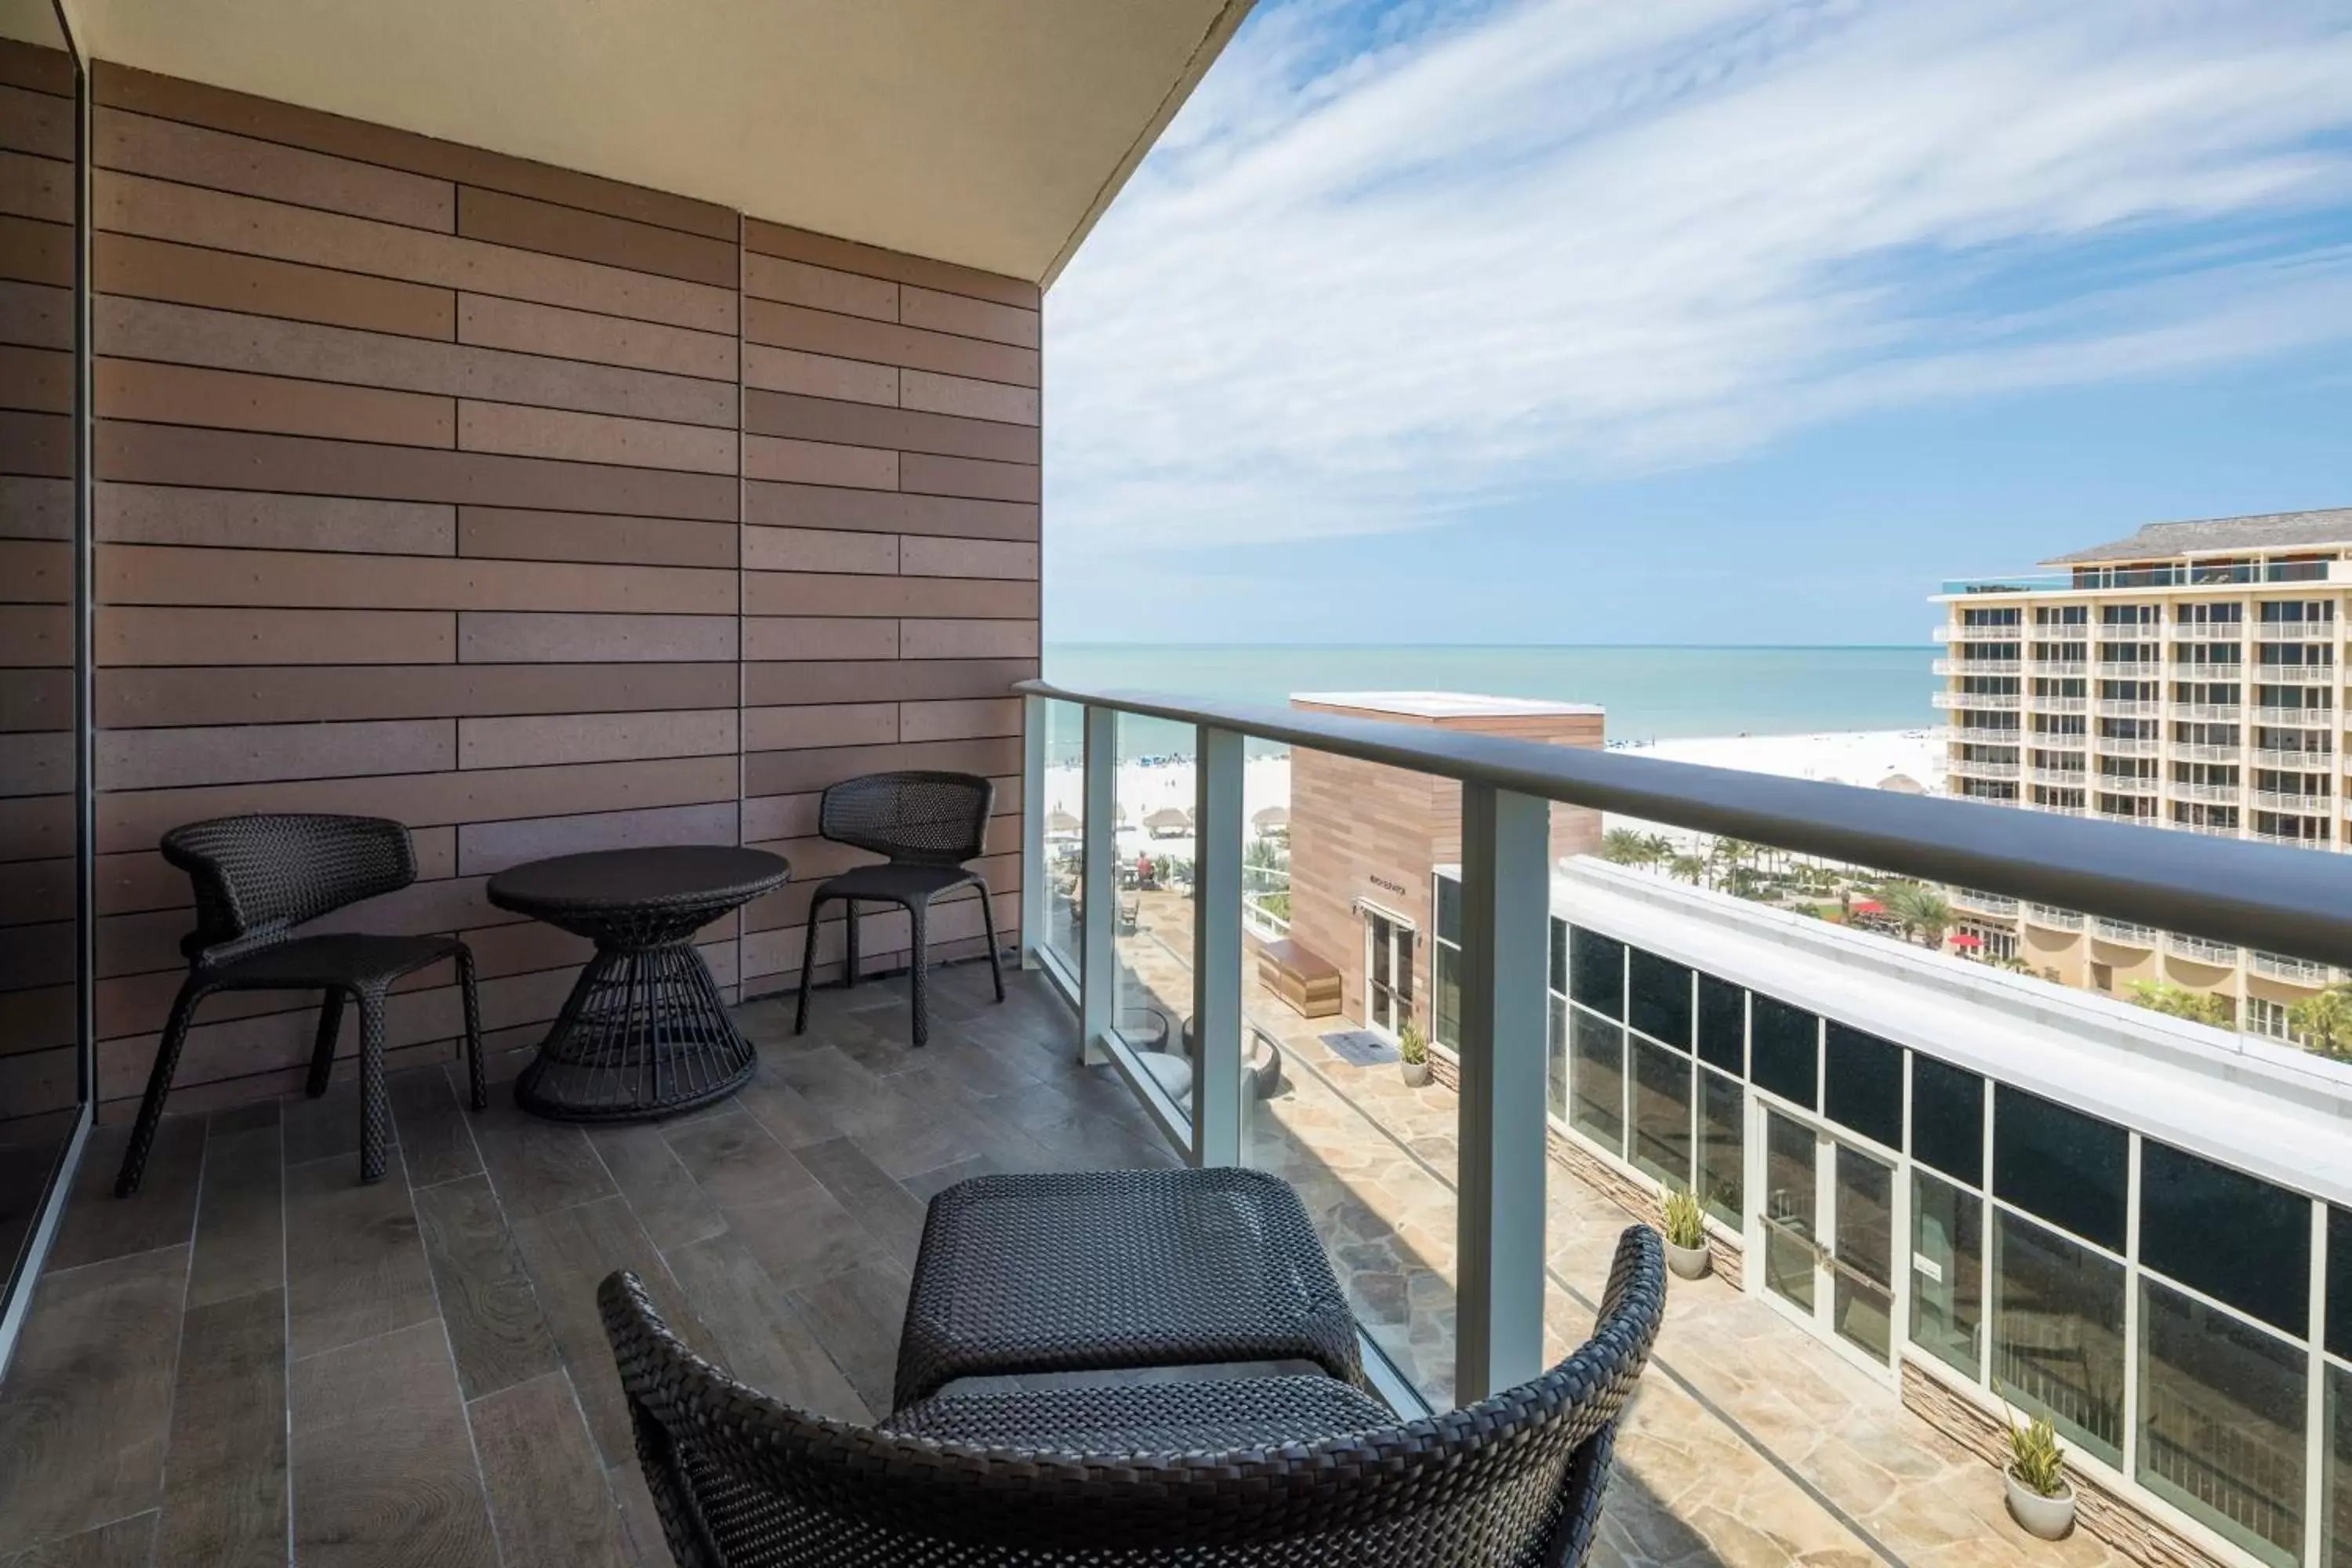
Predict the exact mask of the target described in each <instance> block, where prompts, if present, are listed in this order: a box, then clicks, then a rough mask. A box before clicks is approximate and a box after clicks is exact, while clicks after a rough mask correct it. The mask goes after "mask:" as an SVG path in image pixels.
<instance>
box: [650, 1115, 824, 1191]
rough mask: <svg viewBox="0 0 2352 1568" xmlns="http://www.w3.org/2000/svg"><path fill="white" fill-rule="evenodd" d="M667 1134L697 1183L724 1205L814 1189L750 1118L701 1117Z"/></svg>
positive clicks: (813, 1181) (788, 1154) (803, 1169)
mask: <svg viewBox="0 0 2352 1568" xmlns="http://www.w3.org/2000/svg"><path fill="white" fill-rule="evenodd" d="M667 1138H668V1142H669V1146H670V1147H671V1148H672V1149H674V1150H676V1151H677V1158H678V1163H681V1164H683V1165H684V1166H685V1167H686V1169H687V1173H688V1174H689V1175H691V1176H692V1177H693V1178H694V1182H695V1184H696V1185H697V1186H698V1187H700V1188H701V1189H702V1190H703V1191H704V1192H705V1193H707V1194H709V1196H710V1198H711V1200H712V1201H713V1202H715V1203H717V1204H718V1205H720V1206H721V1207H722V1208H731V1207H735V1206H738V1205H743V1204H758V1203H771V1202H773V1201H775V1200H777V1199H780V1198H788V1197H793V1196H796V1195H798V1194H803V1193H810V1192H814V1191H815V1190H816V1185H817V1184H816V1178H815V1177H814V1176H812V1175H810V1174H809V1173H808V1170H807V1168H806V1167H804V1166H803V1165H802V1164H801V1163H800V1162H799V1161H797V1160H795V1159H793V1156H792V1152H791V1151H789V1150H787V1149H786V1148H785V1147H784V1146H783V1145H782V1143H780V1142H777V1141H776V1140H775V1139H774V1138H773V1137H772V1136H771V1135H770V1133H769V1131H768V1130H767V1129H766V1128H765V1127H763V1126H761V1124H760V1122H759V1121H757V1120H755V1119H754V1118H751V1117H746V1116H730V1117H727V1118H724V1119H722V1120H719V1121H700V1122H697V1123H695V1124H694V1125H693V1126H691V1127H682V1128H679V1129H678V1130H677V1131H675V1132H671V1133H668V1134H667Z"/></svg>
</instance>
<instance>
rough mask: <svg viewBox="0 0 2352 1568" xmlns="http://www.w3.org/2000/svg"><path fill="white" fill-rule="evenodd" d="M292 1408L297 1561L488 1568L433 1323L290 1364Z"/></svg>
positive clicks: (307, 1567)
mask: <svg viewBox="0 0 2352 1568" xmlns="http://www.w3.org/2000/svg"><path fill="white" fill-rule="evenodd" d="M293 1414H294V1418H293V1430H294V1451H293V1460H294V1463H293V1475H294V1552H295V1559H296V1561H298V1562H299V1563H301V1564H302V1565H303V1568H394V1564H400V1565H404V1568H405V1565H411V1564H413V1565H416V1568H425V1565H430V1568H497V1564H498V1552H497V1549H496V1547H495V1546H494V1544H493V1543H492V1537H491V1532H490V1521H489V1514H488V1510H487V1509H486V1508H485V1506H484V1504H483V1500H482V1486H481V1476H480V1472H479V1471H478V1469H477V1468H475V1464H474V1445H473V1440H472V1437H471V1436H470V1434H469V1433H468V1431H467V1426H466V1407H465V1405H464V1403H463V1402H462V1401H461V1400H460V1399H459V1398H458V1396H457V1375H456V1373H455V1372H454V1371H453V1370H452V1369H451V1367H450V1364H449V1343H448V1340H447V1338H446V1336H445V1335H444V1334H443V1333H442V1331H441V1325H440V1324H439V1323H437V1322H427V1323H418V1324H416V1325H415V1326H414V1327H411V1328H405V1329H402V1330H399V1331H396V1332H394V1333H389V1334H385V1335H383V1336H382V1337H381V1338H377V1339H373V1340H366V1341H362V1342H360V1343H358V1344H350V1345H344V1346H342V1347H341V1348H340V1349H337V1350H331V1351H327V1352H323V1353H321V1354H319V1355H314V1356H310V1357H309V1358H307V1359H305V1360H301V1361H298V1362H296V1363H294V1373H293Z"/></svg>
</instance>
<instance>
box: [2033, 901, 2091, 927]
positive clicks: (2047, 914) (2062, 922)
mask: <svg viewBox="0 0 2352 1568" xmlns="http://www.w3.org/2000/svg"><path fill="white" fill-rule="evenodd" d="M2025 918H2026V919H2027V920H2028V921H2032V923H2033V924H2035V925H2038V926H2046V927H2048V928H2049V929H2050V930H2052V931H2081V930H2082V929H2083V912H2082V911H2081V910H2062V909H2060V908H2059V907H2058V906H2057V905H2055V904H2028V905H2026V906H2025Z"/></svg>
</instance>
